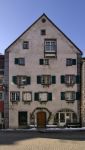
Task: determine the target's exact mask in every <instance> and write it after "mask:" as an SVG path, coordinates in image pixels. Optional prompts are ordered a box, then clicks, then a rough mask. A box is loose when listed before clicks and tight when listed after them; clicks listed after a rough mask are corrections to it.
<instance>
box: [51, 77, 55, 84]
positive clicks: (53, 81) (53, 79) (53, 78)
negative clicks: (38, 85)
mask: <svg viewBox="0 0 85 150" xmlns="http://www.w3.org/2000/svg"><path fill="white" fill-rule="evenodd" d="M52 84H56V76H52Z"/></svg>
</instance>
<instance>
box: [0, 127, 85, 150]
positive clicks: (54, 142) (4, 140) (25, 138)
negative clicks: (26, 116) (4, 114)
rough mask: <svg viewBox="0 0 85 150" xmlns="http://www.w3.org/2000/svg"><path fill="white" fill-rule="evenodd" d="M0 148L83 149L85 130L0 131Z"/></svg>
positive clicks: (30, 149)
mask: <svg viewBox="0 0 85 150" xmlns="http://www.w3.org/2000/svg"><path fill="white" fill-rule="evenodd" d="M0 150H85V131H52V132H44V131H42V130H41V131H0Z"/></svg>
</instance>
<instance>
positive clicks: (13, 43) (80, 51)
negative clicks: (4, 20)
mask: <svg viewBox="0 0 85 150" xmlns="http://www.w3.org/2000/svg"><path fill="white" fill-rule="evenodd" d="M43 16H45V17H46V18H47V19H48V20H49V21H50V22H51V23H52V25H53V26H54V27H55V28H57V30H58V31H59V32H61V33H62V34H63V35H64V37H65V38H66V39H67V40H68V41H69V42H70V43H71V44H72V45H73V46H74V47H75V48H76V49H77V50H78V51H79V52H80V54H81V55H83V52H82V51H81V50H80V49H79V48H78V47H77V46H76V45H75V44H74V43H73V42H72V41H71V40H70V39H69V38H68V36H67V35H65V34H64V32H62V31H61V30H60V28H59V27H57V26H56V25H55V24H54V23H53V22H52V21H51V20H50V19H49V18H48V17H47V15H46V14H45V13H43V14H42V15H41V16H40V17H39V18H38V19H37V20H36V21H35V22H34V23H32V25H30V26H29V27H28V28H27V29H26V30H25V31H24V32H23V33H22V34H21V35H20V36H19V37H18V38H17V39H16V40H14V42H12V43H11V44H10V45H9V46H8V47H7V48H6V49H5V52H6V51H7V50H8V49H9V48H10V47H11V46H12V45H13V44H14V43H15V42H16V41H17V40H18V39H19V38H20V37H21V36H23V35H24V33H26V32H27V31H28V30H29V29H30V28H31V27H32V26H33V25H34V24H35V23H36V22H37V21H38V20H40V19H41V18H42V17H43Z"/></svg>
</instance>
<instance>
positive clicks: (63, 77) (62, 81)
mask: <svg viewBox="0 0 85 150" xmlns="http://www.w3.org/2000/svg"><path fill="white" fill-rule="evenodd" d="M61 83H65V76H64V75H61Z"/></svg>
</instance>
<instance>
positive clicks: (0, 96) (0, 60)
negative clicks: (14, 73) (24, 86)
mask: <svg viewBox="0 0 85 150" xmlns="http://www.w3.org/2000/svg"><path fill="white" fill-rule="evenodd" d="M3 80H4V55H2V54H0V128H3V124H4V87H3Z"/></svg>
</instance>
